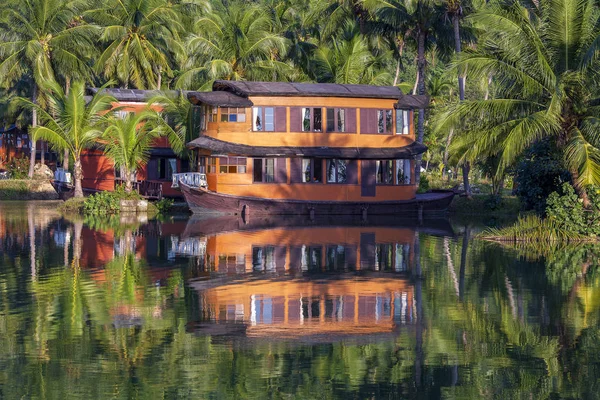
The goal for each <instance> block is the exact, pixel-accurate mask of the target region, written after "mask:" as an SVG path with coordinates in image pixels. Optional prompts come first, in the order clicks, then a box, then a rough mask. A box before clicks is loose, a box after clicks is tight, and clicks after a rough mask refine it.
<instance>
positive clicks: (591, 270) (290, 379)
mask: <svg viewBox="0 0 600 400" xmlns="http://www.w3.org/2000/svg"><path fill="white" fill-rule="evenodd" d="M451 222H452V221H451ZM451 222H450V223H449V222H443V221H442V222H440V221H438V222H435V223H428V224H424V225H420V226H418V225H417V224H414V223H407V222H402V221H394V220H390V219H384V220H379V221H360V220H358V221H346V220H343V219H340V218H336V219H333V220H330V221H313V222H307V223H306V222H305V221H302V220H298V221H295V220H280V221H269V220H260V219H256V220H250V221H249V223H248V224H244V223H242V222H241V221H238V220H235V219H233V220H231V219H219V220H210V221H201V220H195V219H186V218H181V219H169V220H165V221H160V222H159V221H150V222H148V221H134V220H128V221H116V220H113V221H96V220H86V221H83V220H81V221H77V220H75V221H68V220H65V219H61V218H60V216H59V215H57V214H56V213H55V212H53V211H52V210H51V209H50V208H49V207H47V206H44V205H39V204H37V205H36V204H35V203H19V204H11V203H4V204H0V335H1V340H0V398H6V399H13V398H49V399H54V398H56V399H67V398H68V399H71V398H86V399H90V398H151V399H156V398H188V397H189V398H212V399H228V398H240V399H246V398H256V399H265V398H274V399H290V398H301V399H315V398H323V399H329V398H343V399H362V398H366V399H374V398H384V399H392V398H502V399H504V398H528V399H538V398H548V397H550V398H558V397H563V398H580V397H583V398H595V397H598V396H599V395H600V391H599V388H598V385H599V380H598V378H599V377H600V374H599V371H598V369H599V368H600V340H599V339H600V337H599V336H600V335H599V330H598V327H599V324H600V322H599V317H600V275H599V274H598V266H597V262H598V257H597V255H598V254H600V251H597V249H595V248H593V247H579V248H575V249H553V250H552V249H539V250H538V251H532V250H529V251H525V250H520V251H516V250H511V249H510V250H507V249H502V248H500V247H499V246H498V245H494V244H486V243H482V242H480V241H475V240H473V239H472V236H473V235H474V234H475V232H476V231H477V228H476V227H474V226H471V225H469V224H465V223H461V224H452V223H451Z"/></svg>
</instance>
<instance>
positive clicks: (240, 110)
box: [220, 107, 246, 124]
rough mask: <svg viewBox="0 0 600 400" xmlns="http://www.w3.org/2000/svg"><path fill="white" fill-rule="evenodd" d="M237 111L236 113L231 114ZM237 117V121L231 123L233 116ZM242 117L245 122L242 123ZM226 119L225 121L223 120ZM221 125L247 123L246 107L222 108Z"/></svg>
mask: <svg viewBox="0 0 600 400" xmlns="http://www.w3.org/2000/svg"><path fill="white" fill-rule="evenodd" d="M232 110H235V112H231V111H232ZM232 115H235V121H231V116H232ZM240 117H243V118H242V119H243V121H240ZM223 118H225V121H224V120H223ZM220 122H221V123H223V124H226V123H245V122H246V108H245V107H221V121H220Z"/></svg>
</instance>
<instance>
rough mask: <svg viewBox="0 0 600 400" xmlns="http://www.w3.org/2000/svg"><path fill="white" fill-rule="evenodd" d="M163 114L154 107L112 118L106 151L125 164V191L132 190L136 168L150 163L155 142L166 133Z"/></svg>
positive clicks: (105, 138)
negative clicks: (163, 128)
mask: <svg viewBox="0 0 600 400" xmlns="http://www.w3.org/2000/svg"><path fill="white" fill-rule="evenodd" d="M159 118H160V117H159V115H158V114H157V113H156V112H154V111H151V110H145V111H142V112H140V113H129V114H128V115H127V116H126V117H125V118H124V119H120V118H116V117H114V118H110V119H109V120H108V127H107V128H106V130H105V131H104V133H103V135H102V140H103V142H104V143H103V145H104V154H105V155H106V156H107V157H108V158H109V159H110V160H111V161H112V162H113V163H114V165H115V168H121V169H122V171H123V176H124V177H125V192H126V193H131V191H132V190H133V182H134V181H135V174H136V170H137V169H138V168H139V167H142V166H144V165H146V163H147V162H148V159H149V157H150V150H151V149H152V144H153V143H154V141H155V140H156V139H158V138H159V137H161V136H162V135H163V131H162V130H161V127H160V124H159V123H158V122H159Z"/></svg>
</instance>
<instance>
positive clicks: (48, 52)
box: [0, 0, 96, 178]
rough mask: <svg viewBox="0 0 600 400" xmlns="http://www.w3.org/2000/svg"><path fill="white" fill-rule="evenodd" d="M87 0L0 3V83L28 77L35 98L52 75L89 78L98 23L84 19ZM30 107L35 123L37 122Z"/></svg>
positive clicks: (33, 152)
mask: <svg viewBox="0 0 600 400" xmlns="http://www.w3.org/2000/svg"><path fill="white" fill-rule="evenodd" d="M86 3H87V2H86V1H85V0H18V1H8V2H3V5H0V85H2V86H4V87H11V86H12V85H14V84H15V83H16V82H18V81H20V80H22V79H24V78H26V79H27V80H29V81H30V82H31V98H32V101H33V102H34V103H37V102H38V100H39V87H40V86H41V85H42V84H43V83H44V82H45V81H46V80H48V79H56V80H59V81H61V82H67V81H70V80H71V79H79V80H81V79H87V78H89V76H90V69H89V68H88V66H87V64H86V59H87V58H88V56H89V55H90V54H91V53H92V51H93V49H94V48H95V47H94V44H93V38H94V34H95V32H96V28H95V27H94V26H93V25H88V24H85V23H81V21H80V20H79V17H78V16H79V15H80V14H81V12H82V11H83V10H84V9H85V6H86ZM37 123H38V121H37V110H35V109H34V110H33V111H32V127H35V126H36V125H37ZM35 149H36V143H35V141H32V147H31V160H30V167H29V177H30V178H31V177H32V176H33V167H34V165H35V153H36V152H35Z"/></svg>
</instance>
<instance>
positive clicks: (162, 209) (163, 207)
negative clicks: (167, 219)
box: [154, 199, 173, 214]
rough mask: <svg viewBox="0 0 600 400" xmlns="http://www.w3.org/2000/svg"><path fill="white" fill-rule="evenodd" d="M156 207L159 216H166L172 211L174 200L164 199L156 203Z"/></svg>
mask: <svg viewBox="0 0 600 400" xmlns="http://www.w3.org/2000/svg"><path fill="white" fill-rule="evenodd" d="M154 206H155V207H156V209H157V210H158V213H159V214H165V213H167V212H169V211H171V207H173V200H171V199H162V200H159V201H157V202H156V203H154Z"/></svg>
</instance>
